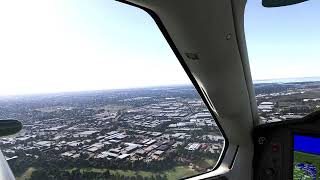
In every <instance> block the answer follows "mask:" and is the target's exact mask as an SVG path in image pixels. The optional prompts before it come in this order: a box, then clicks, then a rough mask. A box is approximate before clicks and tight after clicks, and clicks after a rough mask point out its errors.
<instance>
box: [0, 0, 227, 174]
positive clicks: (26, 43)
mask: <svg viewBox="0 0 320 180" xmlns="http://www.w3.org/2000/svg"><path fill="white" fill-rule="evenodd" d="M0 24H1V28H0V39H1V40H0V63H1V70H0V84H1V86H0V119H9V118H10V119H17V120H20V121H21V122H22V123H23V129H22V131H21V132H20V133H18V134H17V135H16V136H10V137H2V138H1V141H0V144H1V150H2V152H3V154H4V155H5V156H6V158H7V160H8V162H9V165H10V167H11V168H12V170H13V172H14V175H15V176H16V178H17V179H19V180H43V179H77V180H78V179H120V180H124V179H144V180H148V179H156V180H160V179H168V180H173V179H174V180H175V179H179V178H183V177H188V176H193V175H197V174H200V173H204V172H207V171H209V170H211V169H213V167H214V166H215V163H216V162H217V160H218V158H219V156H220V153H221V151H222V149H223V146H224V138H223V136H222V135H221V133H220V130H219V128H218V127H217V124H216V123H215V121H214V118H213V117H212V115H211V113H210V111H209V110H208V108H207V107H206V106H205V104H204V102H203V101H202V99H201V97H200V96H199V94H198V93H197V91H196V89H195V88H194V87H193V85H192V84H191V82H190V80H189V78H188V77H187V75H186V73H185V72H184V70H183V69H182V67H181V65H180V64H179V62H178V60H177V59H176V57H175V56H174V54H173V52H172V50H171V49H170V47H169V46H168V44H167V42H166V41H165V39H164V37H163V36H162V34H161V32H160V31H159V30H158V28H157V27H156V24H155V23H154V21H153V20H152V19H151V17H149V16H148V15H147V13H145V12H143V11H141V10H139V9H137V8H134V7H130V6H127V5H124V4H121V3H118V2H114V1H100V0H94V1H92V0H90V1H78V0H77V1H64V0H57V1H42V0H32V1H19V3H18V2H16V1H2V2H0Z"/></svg>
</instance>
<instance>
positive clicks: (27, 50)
mask: <svg viewBox="0 0 320 180" xmlns="http://www.w3.org/2000/svg"><path fill="white" fill-rule="evenodd" d="M312 6H313V7H312ZM319 8H320V1H317V0H311V2H307V3H304V4H302V5H296V6H292V7H288V8H277V9H266V8H262V7H261V5H260V2H259V1H257V0H249V5H248V8H247V15H246V32H247V35H246V36H247V40H248V49H249V56H250V60H251V66H252V67H251V69H252V73H253V78H254V79H269V78H284V77H306V76H319V75H320V73H319V72H318V70H317V69H318V67H320V62H319V61H317V60H318V59H319V58H318V57H319V56H320V55H319V54H320V52H319V50H318V47H319V45H318V40H319V39H320V35H318V34H317V32H320V24H319V23H318V21H317V20H318V19H320V12H318V9H319ZM0 27H1V28H0V65H1V66H0V95H5V94H27V93H45V92H62V91H79V90H98V89H117V88H130V87H143V86H157V85H168V84H186V83H190V81H189V79H188V77H187V76H186V75H185V72H184V71H183V69H182V68H181V66H180V64H179V63H178V60H177V59H176V57H175V56H174V54H173V53H172V51H171V49H170V48H169V46H168V45H167V43H166V41H165V39H164V38H163V36H162V34H161V33H160V31H159V30H158V28H157V27H156V25H155V23H154V22H153V20H152V19H151V18H150V17H149V16H148V15H147V14H146V13H145V12H143V11H141V10H139V9H136V8H133V7H130V6H127V5H124V4H121V3H118V2H115V1H112V0H29V1H25V0H12V1H1V2H0ZM317 50H318V51H317Z"/></svg>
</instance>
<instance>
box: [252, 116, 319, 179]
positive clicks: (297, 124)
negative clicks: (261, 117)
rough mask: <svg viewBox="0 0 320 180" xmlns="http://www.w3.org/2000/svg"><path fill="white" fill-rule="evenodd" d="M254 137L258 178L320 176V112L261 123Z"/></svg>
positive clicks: (308, 177)
mask: <svg viewBox="0 0 320 180" xmlns="http://www.w3.org/2000/svg"><path fill="white" fill-rule="evenodd" d="M253 141H254V148H255V150H254V152H255V154H254V160H253V169H254V179H255V180H284V179H297V180H298V179H312V180H313V179H318V178H319V177H320V112H314V113H312V114H310V115H308V116H306V117H304V118H302V119H296V120H291V121H282V122H278V123H271V124H264V125H260V126H258V127H256V128H255V129H254V131H253Z"/></svg>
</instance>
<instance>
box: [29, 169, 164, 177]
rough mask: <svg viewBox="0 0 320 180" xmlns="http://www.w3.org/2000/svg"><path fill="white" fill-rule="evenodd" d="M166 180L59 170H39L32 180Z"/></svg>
mask: <svg viewBox="0 0 320 180" xmlns="http://www.w3.org/2000/svg"><path fill="white" fill-rule="evenodd" d="M43 179H47V180H106V179H110V180H166V179H168V178H167V176H166V175H154V176H148V177H143V176H141V175H138V174H137V175H135V176H124V175H122V174H119V173H115V174H113V173H110V171H108V170H106V171H104V172H92V171H82V172H81V171H80V170H79V169H77V170H73V171H71V172H69V171H61V170H57V169H39V170H36V171H34V172H33V173H32V175H31V178H30V180H43Z"/></svg>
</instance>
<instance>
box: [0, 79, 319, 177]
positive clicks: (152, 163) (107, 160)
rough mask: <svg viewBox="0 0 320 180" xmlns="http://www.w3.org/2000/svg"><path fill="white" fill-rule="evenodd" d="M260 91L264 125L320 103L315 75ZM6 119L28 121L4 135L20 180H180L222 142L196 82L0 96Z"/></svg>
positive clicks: (206, 163)
mask: <svg viewBox="0 0 320 180" xmlns="http://www.w3.org/2000/svg"><path fill="white" fill-rule="evenodd" d="M255 91H256V100H257V105H258V111H259V115H260V119H261V123H271V122H277V121H284V120H291V119H295V118H300V117H303V116H305V115H307V114H309V113H310V112H313V111H316V110H317V109H318V108H319V107H320V103H319V102H320V82H317V81H312V82H295V83H258V84H255ZM0 118H1V119H8V118H13V119H18V120H20V121H21V122H22V123H23V129H22V130H21V131H20V132H19V133H18V134H17V135H15V136H12V137H4V138H2V139H1V141H0V144H1V150H2V152H3V153H4V155H5V157H6V158H7V160H8V163H9V165H10V167H11V168H12V170H13V172H14V174H15V176H16V178H17V180H42V179H52V180H56V179H57V180H58V179H68V180H69V179H74V180H75V179H77V180H78V179H120V180H122V179H123V180H124V179H128V180H131V179H134V180H139V179H142V180H148V179H150V180H151V179H152V180H158V179H163V180H165V179H168V180H175V179H181V178H185V177H190V176H194V175H197V174H201V173H205V172H208V171H210V170H211V169H212V168H213V167H214V165H215V163H216V161H217V160H218V158H219V156H220V153H221V152H222V150H223V147H224V138H223V136H222V135H221V133H220V130H219V128H218V126H217V125H216V123H215V121H214V118H213V117H212V116H211V113H210V112H209V110H208V109H207V107H206V106H205V104H204V103H203V101H202V99H201V98H200V96H199V95H198V93H197V91H196V90H195V89H194V87H193V86H190V85H186V86H171V87H154V88H140V89H127V90H108V91H88V92H76V93H57V94H46V95H32V96H31V95H30V96H9V97H2V98H1V100H0ZM297 166H298V165H297Z"/></svg>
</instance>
